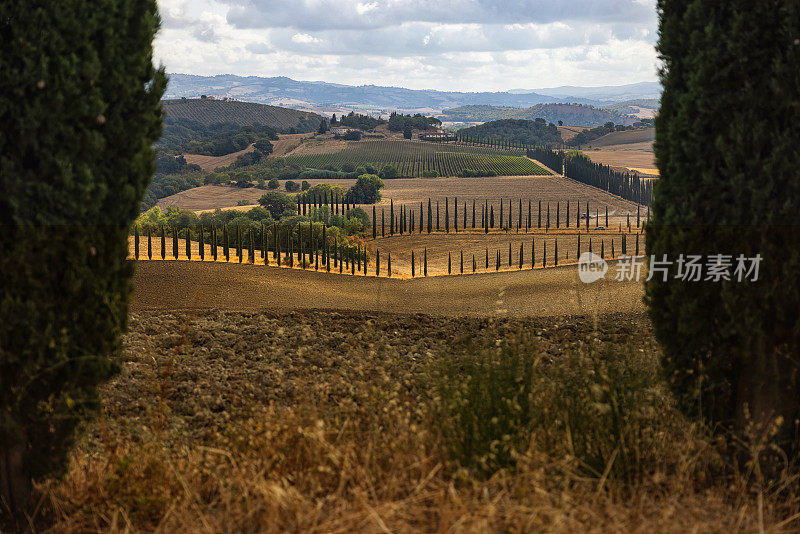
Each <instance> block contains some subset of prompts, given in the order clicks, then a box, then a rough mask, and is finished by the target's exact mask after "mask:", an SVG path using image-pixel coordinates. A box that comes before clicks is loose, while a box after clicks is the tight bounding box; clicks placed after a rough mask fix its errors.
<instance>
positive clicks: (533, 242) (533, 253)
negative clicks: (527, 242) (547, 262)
mask: <svg viewBox="0 0 800 534" xmlns="http://www.w3.org/2000/svg"><path fill="white" fill-rule="evenodd" d="M535 264H536V238H535V237H532V238H531V270H533V266H534V265H535Z"/></svg>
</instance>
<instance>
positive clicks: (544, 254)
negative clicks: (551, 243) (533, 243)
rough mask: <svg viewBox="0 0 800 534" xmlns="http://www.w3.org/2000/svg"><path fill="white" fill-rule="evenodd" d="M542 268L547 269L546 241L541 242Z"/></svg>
mask: <svg viewBox="0 0 800 534" xmlns="http://www.w3.org/2000/svg"><path fill="white" fill-rule="evenodd" d="M542 267H547V241H546V240H544V241H542Z"/></svg>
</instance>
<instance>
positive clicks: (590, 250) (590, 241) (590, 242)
mask: <svg viewBox="0 0 800 534" xmlns="http://www.w3.org/2000/svg"><path fill="white" fill-rule="evenodd" d="M589 252H592V238H591V237H590V238H589Z"/></svg>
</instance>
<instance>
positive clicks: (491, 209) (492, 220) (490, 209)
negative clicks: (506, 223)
mask: <svg viewBox="0 0 800 534" xmlns="http://www.w3.org/2000/svg"><path fill="white" fill-rule="evenodd" d="M489 212H490V215H489V227H490V228H492V229H494V204H492V205H491V206H490V207H489Z"/></svg>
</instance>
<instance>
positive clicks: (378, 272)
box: [375, 249, 414, 276]
mask: <svg viewBox="0 0 800 534" xmlns="http://www.w3.org/2000/svg"><path fill="white" fill-rule="evenodd" d="M411 254H412V256H413V254H414V253H413V252H412V253H411ZM412 270H413V267H412ZM380 275H381V251H380V249H375V276H380ZM412 276H413V275H412Z"/></svg>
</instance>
